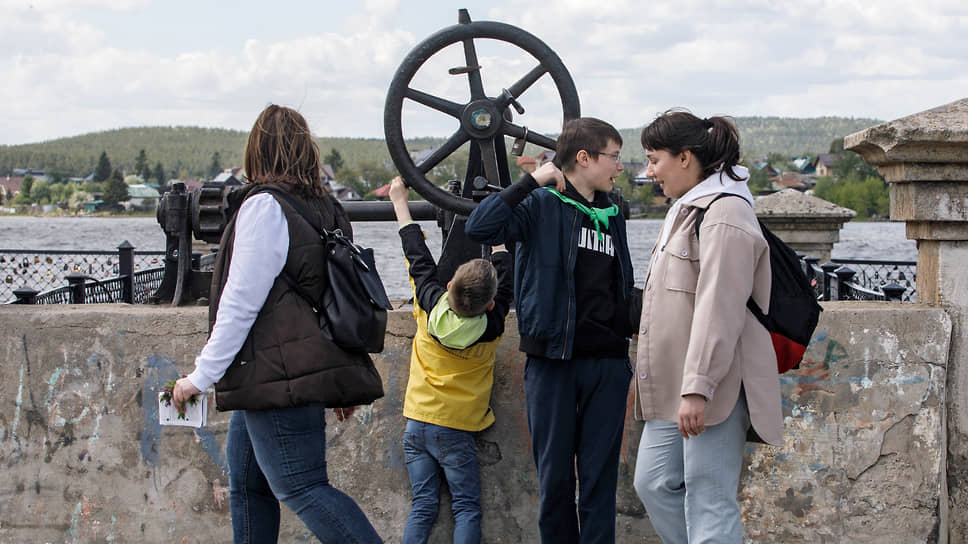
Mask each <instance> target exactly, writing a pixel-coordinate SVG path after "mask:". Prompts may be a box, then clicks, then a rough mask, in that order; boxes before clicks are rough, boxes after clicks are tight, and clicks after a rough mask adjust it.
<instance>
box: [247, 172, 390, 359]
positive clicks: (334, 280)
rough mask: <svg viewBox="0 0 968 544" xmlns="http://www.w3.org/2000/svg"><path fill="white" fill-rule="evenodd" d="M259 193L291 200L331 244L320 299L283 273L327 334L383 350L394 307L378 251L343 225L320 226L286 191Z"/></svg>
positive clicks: (346, 343) (356, 347)
mask: <svg viewBox="0 0 968 544" xmlns="http://www.w3.org/2000/svg"><path fill="white" fill-rule="evenodd" d="M256 192H269V193H272V194H274V195H277V196H279V197H280V198H282V199H283V200H285V201H286V202H288V203H289V205H290V206H292V207H293V209H295V210H296V212H298V213H299V215H301V216H302V217H303V219H305V220H306V222H307V223H309V224H310V225H311V226H312V227H313V228H314V229H316V231H317V232H318V233H319V237H320V238H321V239H322V240H323V244H324V245H325V246H326V260H325V262H324V269H325V270H326V274H327V276H328V277H329V282H328V284H327V287H326V289H325V290H324V291H323V294H322V297H321V298H320V300H313V298H312V297H311V296H310V295H309V293H307V292H306V291H305V290H304V289H303V288H302V287H300V285H299V284H298V283H296V280H295V278H293V277H292V276H290V275H289V273H288V272H286V271H285V270H283V271H282V273H281V274H280V276H281V277H282V278H283V279H284V280H285V281H286V282H287V283H288V284H289V286H290V287H292V289H293V290H294V291H295V292H296V293H298V294H299V295H300V296H301V297H303V298H304V299H305V300H306V301H307V302H309V305H310V306H311V307H312V308H313V310H315V311H316V313H317V314H318V316H319V328H320V331H321V332H322V334H323V336H325V337H326V338H327V339H329V340H331V341H332V342H333V343H335V344H336V345H337V346H340V347H342V348H343V349H346V350H349V351H365V352H368V353H379V352H381V351H383V339H384V337H385V335H386V328H387V310H390V309H392V308H393V306H392V305H391V304H390V300H389V299H388V298H387V293H386V290H385V289H384V287H383V282H382V281H381V280H380V275H379V273H378V272H377V269H376V263H375V262H374V259H373V250H372V249H371V248H365V247H363V246H360V245H358V244H355V243H353V241H352V240H350V239H349V238H347V237H346V236H344V235H343V232H342V231H341V230H340V229H338V228H337V229H335V230H328V229H326V228H324V227H322V226H320V225H317V224H316V223H315V221H314V220H313V218H312V217H311V216H310V215H309V214H308V213H307V212H306V210H305V209H304V208H303V206H302V205H301V204H300V203H299V202H297V201H296V200H295V199H294V198H292V197H291V196H289V194H287V193H286V192H285V191H282V190H279V189H276V188H274V187H272V186H271V185H267V186H264V187H263V188H260V189H258V190H257V191H253V192H252V194H255V193H256Z"/></svg>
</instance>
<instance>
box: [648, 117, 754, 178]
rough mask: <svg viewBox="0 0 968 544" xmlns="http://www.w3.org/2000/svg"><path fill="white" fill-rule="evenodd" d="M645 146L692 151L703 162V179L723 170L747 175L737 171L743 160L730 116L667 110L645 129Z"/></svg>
mask: <svg viewBox="0 0 968 544" xmlns="http://www.w3.org/2000/svg"><path fill="white" fill-rule="evenodd" d="M642 147H644V148H645V149H653V150H657V149H664V150H666V151H668V152H669V153H672V154H673V155H678V154H679V153H682V152H683V151H686V150H689V151H691V152H692V154H693V155H695V156H696V158H697V159H699V164H701V165H702V177H703V179H705V178H707V177H709V176H711V175H713V174H714V173H716V172H718V171H720V170H722V171H723V172H724V173H725V174H726V175H727V176H729V178H730V179H732V180H734V181H741V180H742V179H743V178H741V177H739V176H738V175H737V174H736V173H734V172H733V166H736V165H737V164H738V163H739V131H738V130H737V129H736V125H735V124H734V123H733V120H732V119H731V118H729V117H710V118H708V119H700V118H699V117H696V116H695V115H693V114H691V113H689V112H688V111H684V110H675V109H673V110H667V111H666V112H665V113H663V114H662V115H660V116H659V117H657V118H656V119H655V121H652V122H651V123H649V125H648V126H646V127H645V128H643V129H642Z"/></svg>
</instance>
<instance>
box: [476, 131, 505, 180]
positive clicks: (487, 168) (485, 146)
mask: <svg viewBox="0 0 968 544" xmlns="http://www.w3.org/2000/svg"><path fill="white" fill-rule="evenodd" d="M477 143H478V144H480V146H481V160H482V161H483V162H484V177H486V178H487V183H488V185H498V186H499V185H501V174H500V172H499V171H498V168H497V151H496V150H495V149H494V140H492V139H491V138H485V139H483V140H478V142H477Z"/></svg>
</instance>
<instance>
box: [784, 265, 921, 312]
mask: <svg viewBox="0 0 968 544" xmlns="http://www.w3.org/2000/svg"><path fill="white" fill-rule="evenodd" d="M817 263H818V259H816V258H814V257H809V256H807V257H802V260H801V264H802V266H803V269H804V272H805V273H806V275H807V278H808V279H809V280H810V284H811V285H812V286H813V288H814V291H815V292H816V293H817V300H879V301H895V302H914V301H916V300H917V289H916V284H917V262H916V261H882V260H867V259H834V260H832V261H831V262H828V263H825V264H823V265H818V264H817Z"/></svg>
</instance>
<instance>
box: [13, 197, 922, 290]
mask: <svg viewBox="0 0 968 544" xmlns="http://www.w3.org/2000/svg"><path fill="white" fill-rule="evenodd" d="M421 226H422V227H423V229H424V232H426V233H427V245H428V246H429V247H430V251H431V253H432V254H433V255H435V256H439V255H440V244H441V234H440V229H438V228H437V224H436V223H434V222H429V221H428V222H421ZM661 226H662V221H661V220H659V219H636V220H632V221H629V223H628V231H629V240H630V248H629V250H630V252H631V254H632V262H633V264H634V266H635V281H636V285H641V284H643V283H644V282H645V274H646V271H647V265H648V258H649V253H650V252H651V250H652V246H653V244H654V243H655V240H656V238H657V236H658V234H659V229H660V228H661ZM353 229H354V233H355V235H356V241H357V242H359V243H360V244H362V245H364V246H369V247H372V248H373V250H374V253H375V254H376V260H377V267H378V268H379V270H380V274H381V276H382V278H383V282H384V284H385V285H386V288H387V294H388V295H389V296H390V298H391V299H394V300H403V299H407V298H409V297H410V287H409V283H408V281H407V274H406V264H405V262H404V259H403V254H402V251H401V249H400V238H399V237H398V236H397V234H396V230H397V228H396V223H394V222H367V223H364V222H356V223H354V224H353ZM125 240H127V241H128V242H130V243H131V244H132V245H134V246H135V248H136V249H137V250H140V251H150V250H159V251H161V250H164V249H165V235H164V232H162V230H161V227H160V226H159V225H158V222H157V221H156V220H155V219H154V218H153V217H152V218H149V217H138V218H123V217H118V218H113V217H22V216H0V250H2V249H63V250H72V249H73V250H115V249H116V248H117V246H118V245H119V244H120V243H121V242H122V241H125ZM832 256H833V258H839V259H883V260H910V261H914V260H917V246H916V244H915V242H914V241H913V240H907V239H905V237H904V223H895V222H866V223H861V222H850V223H847V224H846V225H844V227H843V229H842V230H841V231H840V242H838V243H836V244H834V247H833V252H832Z"/></svg>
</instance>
